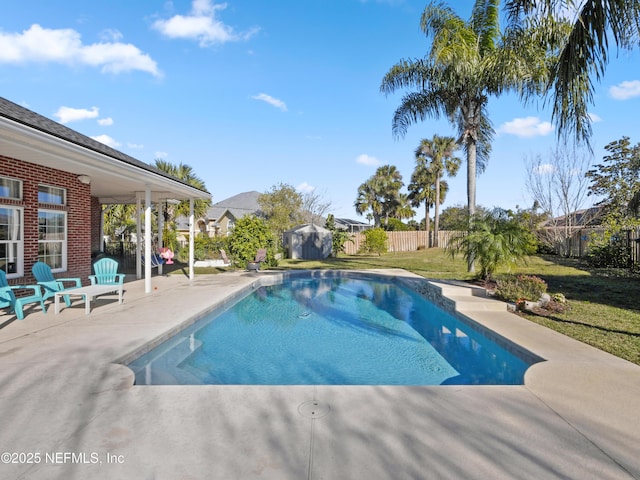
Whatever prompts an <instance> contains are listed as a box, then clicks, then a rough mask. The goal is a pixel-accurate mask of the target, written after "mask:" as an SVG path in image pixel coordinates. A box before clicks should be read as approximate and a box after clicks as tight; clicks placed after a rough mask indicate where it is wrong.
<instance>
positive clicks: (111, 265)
mask: <svg viewBox="0 0 640 480" xmlns="http://www.w3.org/2000/svg"><path fill="white" fill-rule="evenodd" d="M93 271H94V273H95V275H89V280H90V281H91V285H122V283H123V282H124V277H125V274H124V273H118V262H117V260H114V259H112V258H101V259H100V260H98V261H97V262H96V263H94V264H93Z"/></svg>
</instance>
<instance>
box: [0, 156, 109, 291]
mask: <svg viewBox="0 0 640 480" xmlns="http://www.w3.org/2000/svg"><path fill="white" fill-rule="evenodd" d="M0 176H4V177H9V178H14V179H17V180H21V181H22V200H21V201H13V200H7V199H2V198H0V205H19V206H22V207H23V209H24V220H23V221H24V226H23V231H24V277H21V278H17V279H12V280H10V281H9V283H12V284H22V283H26V284H32V283H34V282H35V279H34V278H33V277H32V275H31V267H32V265H33V264H34V263H35V262H36V261H37V260H38V207H39V206H41V207H43V208H47V209H50V210H62V211H66V212H67V271H66V272H61V273H59V274H55V276H56V277H80V278H81V279H82V280H83V284H86V283H88V278H87V277H88V275H90V274H91V251H92V249H93V246H94V245H93V241H94V240H93V238H95V239H96V240H95V242H99V239H98V237H99V235H95V237H94V232H93V231H94V228H95V224H94V215H95V214H94V213H93V211H94V210H95V209H96V208H98V213H97V215H98V222H99V208H100V205H99V204H98V202H97V199H96V200H95V202H94V200H93V199H92V198H91V186H90V185H86V184H83V183H80V182H79V181H78V178H77V177H78V175H77V174H74V173H68V172H64V171H62V170H56V169H53V168H47V167H42V166H40V165H35V164H32V163H28V162H24V161H20V160H16V159H13V158H8V157H4V156H2V155H0ZM42 184H44V185H48V186H52V187H59V188H64V189H65V190H66V205H64V206H62V205H50V204H42V205H39V203H38V186H39V185H42ZM96 204H97V207H96ZM97 228H98V231H99V224H98V227H97ZM96 244H98V245H99V243H96Z"/></svg>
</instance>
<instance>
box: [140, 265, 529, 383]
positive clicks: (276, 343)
mask: <svg viewBox="0 0 640 480" xmlns="http://www.w3.org/2000/svg"><path fill="white" fill-rule="evenodd" d="M128 366H129V367H130V368H131V369H132V370H133V371H134V373H135V376H136V385H175V384H209V385H211V384H214V385H447V384H448V385H516V384H522V383H523V377H524V373H525V371H526V370H527V368H528V367H529V366H530V364H529V363H527V362H525V361H524V360H522V359H521V358H519V357H517V356H515V355H514V354H512V353H510V352H509V351H507V350H505V349H504V348H502V347H501V346H499V345H497V344H496V343H494V342H493V341H491V340H490V339H488V338H486V337H484V336H483V335H481V334H480V333H479V332H478V331H477V330H476V329H474V328H471V326H470V325H468V324H467V323H465V322H464V321H462V320H461V319H459V318H457V317H456V316H454V315H453V314H450V313H448V312H446V311H444V310H442V309H440V308H439V307H437V306H436V305H434V304H433V303H431V302H429V301H427V300H426V299H425V298H424V297H423V296H421V295H420V294H418V293H416V292H415V291H413V290H412V289H411V288H409V287H408V286H406V285H404V284H402V283H401V282H399V281H395V280H393V279H391V278H370V277H367V276H362V275H348V274H346V275H340V276H337V277H329V278H313V277H310V276H299V275H293V276H291V277H290V278H285V279H284V281H283V282H282V283H280V284H276V285H268V286H265V285H259V284H258V285H257V286H256V287H255V288H254V289H253V291H252V292H251V293H250V294H248V295H247V296H245V297H244V298H239V299H237V301H235V302H231V304H229V305H227V306H226V307H224V308H220V309H218V310H216V311H214V312H212V313H211V314H209V315H207V316H206V317H205V318H203V319H201V320H200V321H198V322H196V323H195V324H193V325H191V326H190V327H188V328H186V329H185V330H183V331H181V332H180V333H178V334H177V335H175V336H174V337H172V338H170V339H169V340H167V341H166V342H164V343H162V344H160V345H158V346H157V347H156V348H154V349H153V350H151V351H149V352H148V353H146V354H144V355H142V356H141V357H139V358H138V359H136V360H134V361H133V362H131V363H129V365H128Z"/></svg>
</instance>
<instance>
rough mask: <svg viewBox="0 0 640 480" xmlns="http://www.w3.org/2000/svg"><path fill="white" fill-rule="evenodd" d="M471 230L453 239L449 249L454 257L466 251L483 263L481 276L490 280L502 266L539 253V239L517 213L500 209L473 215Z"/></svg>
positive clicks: (464, 254)
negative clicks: (524, 224)
mask: <svg viewBox="0 0 640 480" xmlns="http://www.w3.org/2000/svg"><path fill="white" fill-rule="evenodd" d="M469 225H470V228H469V231H468V232H464V233H461V234H459V235H457V236H455V237H454V238H452V239H451V242H450V243H449V245H448V246H447V251H448V252H449V253H450V254H451V256H452V257H454V256H455V255H457V254H459V253H462V255H463V256H464V258H465V259H468V258H469V257H471V256H472V257H473V258H475V259H476V260H477V261H478V263H479V264H480V277H481V278H483V279H485V280H489V279H491V276H492V275H493V273H494V272H495V271H496V269H497V268H498V267H502V266H508V265H510V264H513V263H516V262H518V261H520V260H521V259H522V258H524V257H525V256H526V255H530V254H532V253H534V252H535V240H534V239H533V235H532V234H531V232H530V231H529V230H528V229H527V228H526V227H524V226H523V225H522V224H521V223H520V222H518V221H517V219H515V218H513V214H512V213H511V212H508V211H506V210H503V209H499V208H496V209H494V210H493V211H491V212H489V213H486V214H484V215H475V216H474V217H473V218H471V222H470V224H469Z"/></svg>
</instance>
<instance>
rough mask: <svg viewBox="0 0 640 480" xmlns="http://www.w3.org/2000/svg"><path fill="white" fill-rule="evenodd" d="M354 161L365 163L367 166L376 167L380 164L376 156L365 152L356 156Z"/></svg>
mask: <svg viewBox="0 0 640 480" xmlns="http://www.w3.org/2000/svg"><path fill="white" fill-rule="evenodd" d="M356 162H357V163H359V164H360V165H366V166H368V167H377V166H378V165H380V160H378V159H377V158H376V157H372V156H370V155H367V154H366V153H363V154H362V155H358V158H356Z"/></svg>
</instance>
